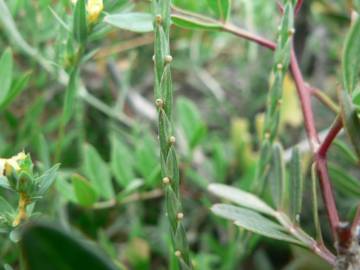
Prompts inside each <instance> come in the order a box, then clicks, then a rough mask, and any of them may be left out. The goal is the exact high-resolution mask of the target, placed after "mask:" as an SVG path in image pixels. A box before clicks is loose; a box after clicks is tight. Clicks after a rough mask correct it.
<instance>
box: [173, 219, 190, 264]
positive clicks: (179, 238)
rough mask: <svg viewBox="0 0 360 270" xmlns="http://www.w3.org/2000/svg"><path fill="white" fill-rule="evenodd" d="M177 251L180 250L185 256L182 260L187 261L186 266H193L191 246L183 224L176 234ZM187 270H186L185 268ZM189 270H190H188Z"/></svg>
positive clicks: (178, 227)
mask: <svg viewBox="0 0 360 270" xmlns="http://www.w3.org/2000/svg"><path fill="white" fill-rule="evenodd" d="M174 238H175V241H174V242H175V249H176V250H180V251H181V254H182V255H183V256H182V258H181V259H183V260H184V261H185V265H191V261H190V256H189V254H190V251H189V245H188V242H187V239H186V232H185V229H184V226H183V224H182V223H180V224H179V225H178V226H177V229H176V232H175V237H174ZM185 269H186V268H185ZM188 269H189V268H188Z"/></svg>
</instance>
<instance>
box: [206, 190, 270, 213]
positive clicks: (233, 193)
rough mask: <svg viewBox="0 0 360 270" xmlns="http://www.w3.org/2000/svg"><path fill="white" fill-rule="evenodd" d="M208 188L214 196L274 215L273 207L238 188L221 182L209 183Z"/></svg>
mask: <svg viewBox="0 0 360 270" xmlns="http://www.w3.org/2000/svg"><path fill="white" fill-rule="evenodd" d="M208 189H209V191H210V192H211V193H213V194H215V195H216V196H219V197H221V198H223V199H226V200H229V201H230V202H233V203H236V204H238V205H241V206H243V207H246V208H250V209H252V210H255V211H257V212H261V213H264V214H268V215H271V216H274V215H275V213H276V212H275V210H274V209H272V208H271V207H270V206H269V205H267V204H266V203H265V202H264V201H262V200H261V199H260V198H258V197H256V196H255V195H253V194H251V193H248V192H245V191H242V190H240V189H237V188H233V187H230V186H226V185H222V184H211V185H209V187H208Z"/></svg>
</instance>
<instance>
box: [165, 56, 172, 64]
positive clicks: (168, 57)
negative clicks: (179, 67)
mask: <svg viewBox="0 0 360 270" xmlns="http://www.w3.org/2000/svg"><path fill="white" fill-rule="evenodd" d="M172 60H173V57H172V56H171V55H170V54H169V55H166V56H165V64H170V63H171V62H172Z"/></svg>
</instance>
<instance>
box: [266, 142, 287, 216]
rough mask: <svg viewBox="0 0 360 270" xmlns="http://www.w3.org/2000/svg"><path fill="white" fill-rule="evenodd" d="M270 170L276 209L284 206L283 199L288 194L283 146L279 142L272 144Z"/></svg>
mask: <svg viewBox="0 0 360 270" xmlns="http://www.w3.org/2000/svg"><path fill="white" fill-rule="evenodd" d="M272 157H273V158H272V163H273V166H272V172H271V174H270V175H271V176H270V177H271V178H272V179H271V183H272V191H273V201H274V203H275V206H276V208H277V209H282V210H284V209H283V207H286V204H285V199H286V196H287V195H288V192H287V190H286V175H285V163H284V158H283V148H282V146H281V145H280V144H279V143H275V144H274V146H273V154H272Z"/></svg>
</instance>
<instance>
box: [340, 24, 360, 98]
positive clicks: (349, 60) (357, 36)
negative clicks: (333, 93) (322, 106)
mask: <svg viewBox="0 0 360 270" xmlns="http://www.w3.org/2000/svg"><path fill="white" fill-rule="evenodd" d="M359 72H360V18H357V19H356V21H355V22H354V24H353V25H352V27H351V30H350V32H349V34H348V36H347V39H346V42H345V48H344V53H343V63H342V73H343V80H344V88H345V90H346V91H347V92H348V93H352V92H353V90H354V89H355V87H356V83H357V81H358V79H359Z"/></svg>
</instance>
